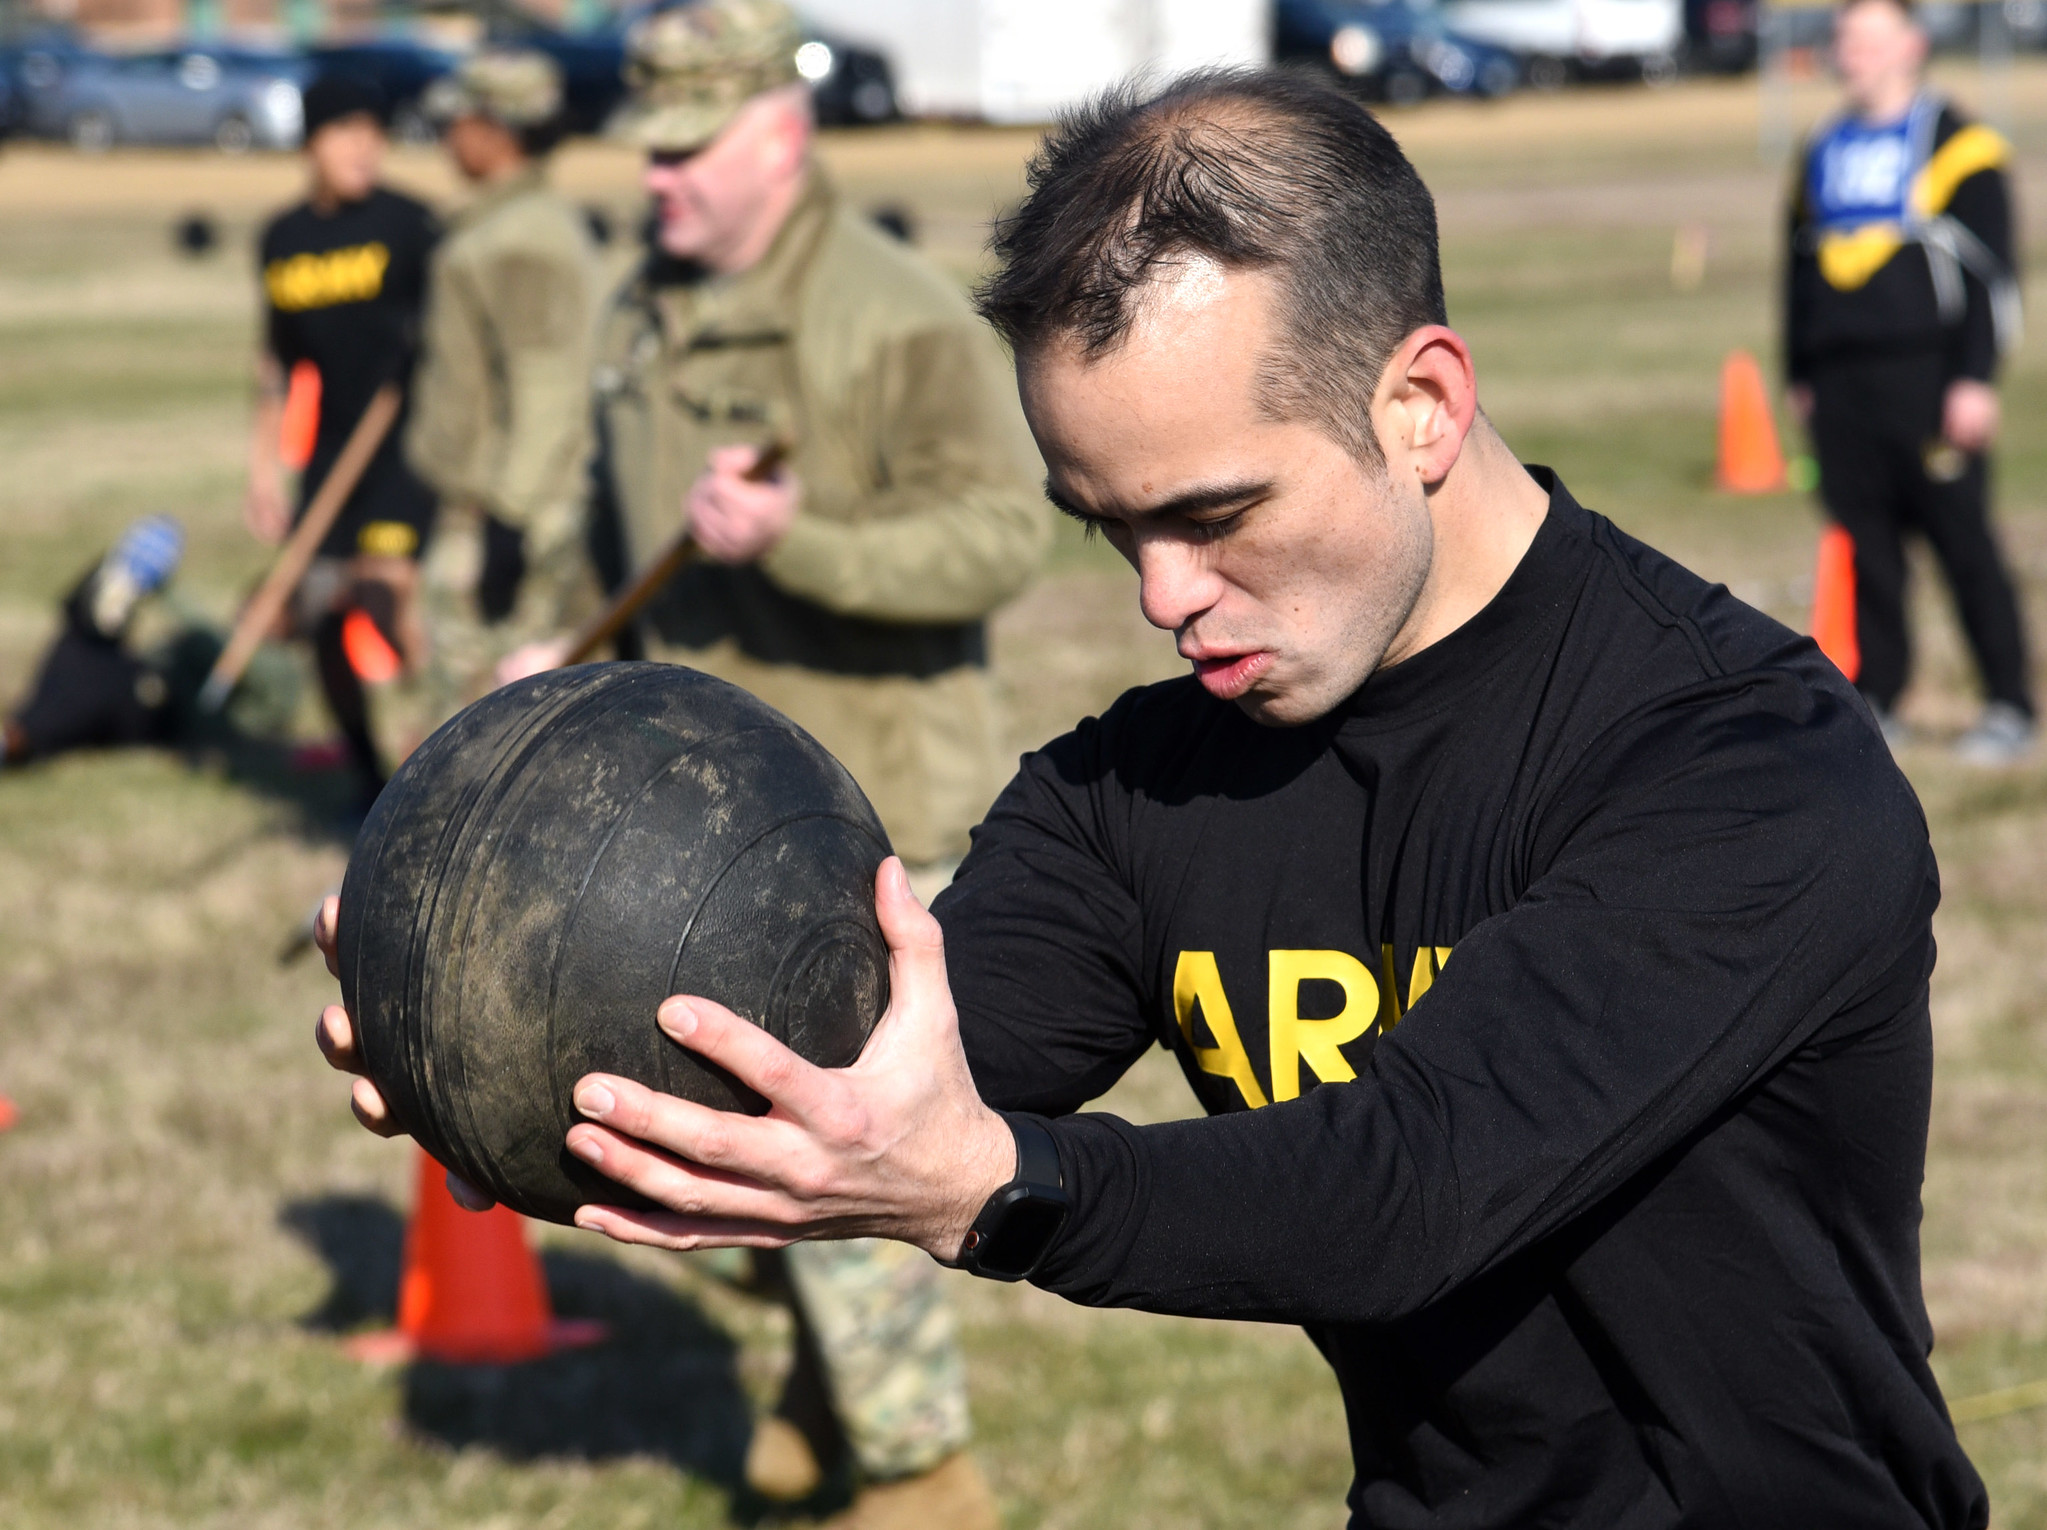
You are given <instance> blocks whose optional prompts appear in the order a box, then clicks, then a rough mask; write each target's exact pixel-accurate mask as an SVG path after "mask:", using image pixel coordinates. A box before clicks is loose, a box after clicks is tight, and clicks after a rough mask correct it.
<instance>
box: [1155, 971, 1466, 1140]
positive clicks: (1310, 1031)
mask: <svg viewBox="0 0 2047 1530" xmlns="http://www.w3.org/2000/svg"><path fill="white" fill-rule="evenodd" d="M1450 950H1451V948H1450V947H1449V946H1423V947H1421V948H1420V949H1419V950H1418V951H1416V952H1415V954H1414V970H1413V972H1412V974H1411V975H1410V977H1409V979H1408V986H1407V1003H1406V1004H1405V1005H1404V1006H1403V1005H1402V1003H1401V1000H1400V990H1399V988H1398V987H1397V986H1396V985H1395V984H1394V982H1393V948H1392V946H1390V945H1388V946H1384V947H1382V948H1381V958H1382V961H1383V986H1384V988H1385V992H1386V995H1387V1002H1386V1003H1385V1006H1384V1008H1385V1012H1386V1018H1385V1019H1384V1021H1383V1022H1382V1024H1381V1029H1382V1030H1391V1029H1392V1028H1393V1027H1394V1026H1396V1025H1398V1024H1399V1023H1400V1016H1401V1013H1402V1011H1403V1009H1412V1008H1413V1007H1414V1005H1415V1002H1416V1001H1417V1000H1419V999H1420V998H1421V996H1422V995H1423V994H1425V993H1427V992H1428V991H1429V989H1430V987H1431V986H1432V985H1433V984H1434V983H1435V980H1436V977H1437V975H1438V974H1439V973H1440V972H1442V970H1443V964H1444V963H1445V962H1447V961H1449V959H1450ZM1266 964H1267V965H1266V998H1265V1003H1266V1020H1265V1026H1266V1041H1267V1056H1268V1061H1269V1062H1270V1064H1271V1070H1272V1097H1273V1098H1274V1099H1275V1100H1291V1099H1296V1098H1298V1097H1299V1095H1300V1092H1301V1072H1300V1064H1301V1063H1302V1062H1306V1063H1307V1065H1308V1066H1309V1067H1310V1068H1312V1069H1314V1071H1315V1077H1316V1079H1317V1080H1319V1081H1320V1082H1322V1083H1325V1084H1335V1083H1345V1082H1348V1081H1349V1080H1351V1079H1354V1078H1356V1077H1357V1076H1358V1075H1357V1070H1356V1069H1355V1068H1353V1067H1352V1066H1351V1065H1350V1061H1349V1059H1347V1058H1346V1057H1345V1056H1344V1055H1343V1052H1342V1048H1343V1047H1345V1046H1346V1045H1348V1044H1349V1043H1351V1042H1353V1041H1356V1040H1357V1039H1358V1038H1359V1037H1360V1036H1362V1035H1364V1034H1365V1032H1366V1031H1367V1030H1368V1029H1370V1028H1371V1024H1372V1022H1373V1021H1374V1020H1376V1019H1379V1016H1380V1009H1381V1004H1380V988H1381V981H1380V980H1379V979H1375V978H1374V977H1373V975H1372V973H1371V971H1370V970H1369V969H1368V968H1367V967H1366V966H1365V964H1364V963H1363V962H1361V961H1359V960H1358V959H1357V958H1356V957H1355V956H1352V955H1351V954H1350V953H1349V952H1348V951H1268V952H1267V953H1266ZM1316 980H1320V981H1322V982H1327V983H1334V984H1336V986H1337V987H1338V988H1340V989H1342V990H1343V1007H1342V1008H1341V1009H1339V1010H1338V1011H1337V1012H1336V1013H1335V1014H1334V1015H1332V1016H1330V1017H1329V1018H1328V1019H1326V1020H1304V1019H1302V1018H1301V984H1303V983H1307V982H1312V981H1316ZM1197 1009H1199V1011H1200V1014H1201V1018H1202V1020H1203V1022H1204V1023H1205V1024H1206V1025H1207V1027H1208V1033H1209V1035H1210V1036H1212V1037H1213V1038H1214V1041H1215V1044H1214V1045H1213V1046H1204V1045H1203V1044H1202V1043H1200V1042H1198V1041H1196V1040H1195V1039H1194V1015H1195V1011H1196V1010H1197ZM1173 1014H1174V1018H1175V1019H1176V1020H1178V1022H1179V1025H1180V1034H1181V1036H1182V1037H1183V1038H1185V1040H1186V1042H1187V1050H1188V1051H1189V1052H1190V1053H1191V1054H1192V1055H1193V1058H1194V1065H1195V1067H1197V1068H1199V1069H1200V1070H1201V1071H1202V1072H1203V1073H1212V1074H1214V1075H1216V1076H1217V1077H1218V1078H1226V1079H1228V1080H1230V1081H1231V1082H1232V1083H1234V1084H1235V1085H1236V1086H1237V1092H1238V1093H1239V1094H1241V1095H1242V1096H1243V1097H1244V1103H1245V1104H1246V1105H1248V1106H1250V1107H1251V1108H1252V1109H1253V1110H1256V1109H1258V1108H1259V1107H1260V1106H1262V1105H1264V1104H1265V1103H1266V1099H1265V1091H1264V1089H1263V1088H1262V1087H1260V1085H1259V1081H1258V1074H1257V1071H1256V1070H1255V1069H1253V1067H1252V1066H1251V1055H1250V1053H1248V1052H1247V1051H1245V1049H1244V1041H1243V1038H1242V1036H1240V1035H1239V1034H1238V1031H1237V1020H1236V1015H1235V1013H1234V1012H1233V1011H1232V1010H1231V1008H1230V1000H1229V995H1228V994H1227V993H1225V992H1224V991H1223V983H1222V973H1221V972H1220V971H1219V970H1218V969H1217V967H1216V962H1215V953H1214V952H1213V951H1182V952H1181V953H1180V957H1179V960H1178V962H1177V963H1175V965H1174V967H1173Z"/></svg>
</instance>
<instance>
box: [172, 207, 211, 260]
mask: <svg viewBox="0 0 2047 1530" xmlns="http://www.w3.org/2000/svg"><path fill="white" fill-rule="evenodd" d="M171 242H172V243H173V244H175V245H176V246H177V247H178V249H179V251H180V252H181V253H182V254H185V255H189V256H191V257H192V258H193V259H194V260H197V259H198V258H199V257H200V256H201V255H207V254H211V253H212V251H213V247H214V246H215V245H217V244H219V243H220V230H219V228H218V227H216V226H215V224H214V221H213V220H212V219H211V218H209V217H207V216H206V214H205V213H187V214H185V216H184V217H182V218H180V219H178V221H177V224H176V225H175V226H174V227H173V228H172V230H171Z"/></svg>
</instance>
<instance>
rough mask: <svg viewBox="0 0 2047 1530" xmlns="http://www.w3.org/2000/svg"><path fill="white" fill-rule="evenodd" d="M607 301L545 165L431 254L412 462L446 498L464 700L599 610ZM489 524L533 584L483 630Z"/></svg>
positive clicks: (445, 546) (439, 544)
mask: <svg viewBox="0 0 2047 1530" xmlns="http://www.w3.org/2000/svg"><path fill="white" fill-rule="evenodd" d="M597 299H598V273H597V257H596V252H595V250H594V249H593V247H592V245H591V241H590V235H589V231H588V229H587V228H586V226H585V224H584V221H583V218H582V216H581V215H580V214H579V213H578V212H577V210H576V209H575V208H574V207H572V206H571V205H570V204H569V203H568V202H567V201H565V200H564V199H563V198H561V197H560V196H558V195H557V194H555V193H554V192H553V191H551V190H550V189H549V188H548V186H547V184H546V181H545V179H544V176H543V174H542V172H541V170H540V169H539V168H538V167H534V168H532V169H528V170H525V171H522V172H521V173H519V174H517V175H514V176H512V177H510V178H508V179H507V180H506V181H504V182H502V183H500V184H498V185H495V186H492V187H490V188H489V189H487V190H485V191H484V192H483V193H482V194H481V195H480V196H478V197H477V199H476V200H475V201H474V202H473V203H472V204H471V205H470V206H468V207H467V208H465V209H464V210H463V211H462V212H461V213H460V214H459V215H458V216H457V217H456V218H455V220H454V222H453V226H452V228H451V231H450V232H449V234H448V236H447V237H446V238H445V239H444V240H443V241H442V243H441V245H440V247H439V248H438V249H437V250H436V251H435V254H434V260H433V265H432V269H431V276H430V285H429V288H428V298H427V313H426V324H425V335H424V344H423V348H422V356H421V362H420V369H419V374H418V379H417V382H416V383H415V388H414V396H413V418H412V426H411V430H410V432H409V434H408V436H407V438H406V451H407V455H408V457H409V459H410V460H411V463H412V465H413V467H414V469H415V470H416V471H417V472H418V473H419V475H420V476H421V477H422V478H424V479H425V480H426V481H427V482H428V483H430V484H431V485H433V487H434V489H435V491H436V492H437V493H438V494H439V495H440V498H441V521H440V526H439V528H438V535H437V540H436V543H435V545H434V547H433V549H432V550H431V551H430V552H429V554H428V560H427V566H426V570H425V585H426V600H427V611H428V621H429V627H430V635H431V638H432V641H433V643H434V646H435V649H436V659H435V663H436V667H437V668H438V669H440V670H442V671H444V672H452V678H453V680H454V682H455V683H456V684H458V685H459V686H460V687H462V688H463V689H464V690H466V691H473V690H474V689H475V687H476V684H477V683H478V681H479V680H480V678H481V677H480V675H478V674H476V673H464V672H465V671H476V670H478V669H479V668H481V669H486V670H487V668H488V666H489V664H490V663H493V662H495V658H496V657H498V656H500V655H501V654H502V653H503V652H508V651H510V649H511V648H513V647H516V646H517V645H518V644H520V643H524V642H529V641H537V640H541V639H545V638H549V637H553V636H556V635H558V634H559V633H560V632H561V631H562V630H563V629H564V628H565V627H566V626H567V625H569V624H570V623H571V622H572V621H573V620H575V619H576V617H577V615H579V614H581V608H582V607H585V606H588V605H590V604H592V603H594V600H595V588H594V582H593V580H592V577H591V575H590V573H589V566H588V558H587V554H586V552H585V542H584V534H583V530H584V524H585V501H586V498H587V492H586V491H587V479H586V474H587V470H588V465H589V451H590V428H589V394H588V379H589V375H590V347H591V341H592V332H593V328H594V325H595V318H596V307H597ZM486 515H487V516H490V517H492V518H493V519H495V520H497V521H498V522H500V523H502V525H503V526H505V527H507V528H510V529H511V530H513V531H516V532H518V533H519V534H520V538H521V542H522V552H523V558H524V570H525V573H524V578H523V579H521V580H520V581H519V583H518V586H517V589H516V591H515V592H514V593H513V599H512V603H511V609H510V611H509V613H508V614H505V615H503V616H502V618H501V619H500V620H497V621H494V622H490V623H487V624H486V623H484V622H483V621H482V619H481V618H480V616H479V615H478V612H477V595H478V591H479V585H480V583H481V580H482V573H483V564H484V546H485V540H484V536H483V524H482V522H483V517H484V516H486ZM486 625H487V626H488V629H489V630H488V632H485V631H484V630H483V629H484V627H485V626H486ZM450 699H452V700H454V701H455V702H456V704H459V703H460V701H462V700H467V699H473V697H471V696H469V695H462V696H460V697H453V698H450ZM445 709H446V707H445V706H444V707H443V710H445Z"/></svg>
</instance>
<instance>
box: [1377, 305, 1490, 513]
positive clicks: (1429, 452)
mask: <svg viewBox="0 0 2047 1530" xmlns="http://www.w3.org/2000/svg"><path fill="white" fill-rule="evenodd" d="M1373 412H1374V413H1375V414H1377V415H1378V417H1379V420H1378V424H1379V441H1380V444H1381V446H1382V447H1383V448H1384V450H1385V453H1386V466H1387V468H1388V470H1389V471H1391V472H1395V473H1412V474H1413V475H1414V476H1415V477H1416V478H1418V479H1420V481H1421V483H1422V485H1423V487H1425V488H1434V487H1435V486H1436V485H1437V484H1439V483H1441V482H1442V481H1443V479H1444V478H1445V477H1446V476H1447V475H1448V474H1449V472H1450V469H1451V468H1452V467H1454V466H1455V465H1456V462H1457V458H1458V455H1459V454H1460V453H1461V452H1462V451H1463V450H1464V438H1465V436H1466V435H1468V434H1469V433H1470V431H1471V422H1472V421H1473V420H1474V419H1476V418H1477V416H1478V376H1477V373H1476V371H1475V370H1474V369H1473V367H1472V362H1471V347H1470V346H1468V345H1466V344H1465V343H1464V337H1463V336H1461V335H1459V334H1458V333H1457V331H1455V330H1454V329H1450V328H1448V327H1447V326H1445V325H1441V324H1426V325H1423V326H1422V327H1421V328H1420V329H1418V330H1416V331H1415V332H1414V333H1413V334H1411V335H1409V336H1408V337H1407V338H1406V339H1405V340H1403V341H1401V342H1400V344H1399V346H1398V347H1397V348H1395V350H1394V352H1393V354H1392V355H1391V356H1390V357H1388V358H1387V361H1386V369H1385V370H1384V371H1383V372H1382V373H1380V375H1379V397H1378V401H1377V404H1376V406H1375V408H1374V411H1373Z"/></svg>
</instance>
